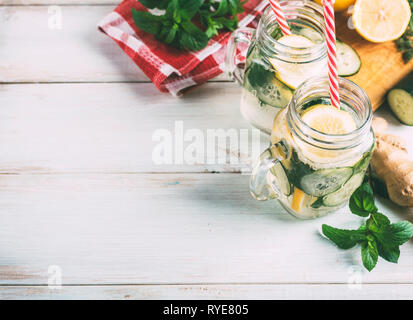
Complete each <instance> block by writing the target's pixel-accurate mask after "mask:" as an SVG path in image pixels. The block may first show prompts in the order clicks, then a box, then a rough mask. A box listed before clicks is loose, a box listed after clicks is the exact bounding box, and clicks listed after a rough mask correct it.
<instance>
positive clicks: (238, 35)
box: [225, 27, 255, 86]
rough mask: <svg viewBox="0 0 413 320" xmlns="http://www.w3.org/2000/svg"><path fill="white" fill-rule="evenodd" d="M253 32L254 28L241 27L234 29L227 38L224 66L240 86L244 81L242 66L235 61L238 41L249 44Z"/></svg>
mask: <svg viewBox="0 0 413 320" xmlns="http://www.w3.org/2000/svg"><path fill="white" fill-rule="evenodd" d="M254 34H255V29H253V28H248V27H241V28H238V29H237V30H235V31H234V32H233V33H232V34H231V36H230V38H229V40H228V45H227V52H226V57H225V66H226V69H227V73H228V74H229V76H230V77H231V78H234V79H235V80H236V81H237V82H238V83H239V84H240V85H241V86H242V85H243V83H244V68H241V67H240V66H238V65H237V63H236V58H237V49H238V45H239V44H240V43H244V44H247V45H250V44H251V41H252V37H253V36H254Z"/></svg>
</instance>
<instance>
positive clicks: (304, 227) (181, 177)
mask: <svg viewBox="0 0 413 320" xmlns="http://www.w3.org/2000/svg"><path fill="white" fill-rule="evenodd" d="M248 179H249V177H248V176H242V175H239V174H136V175H133V174H126V175H118V174H106V175H102V174H97V175H91V174H86V175H81V174H79V175H74V174H62V175H56V174H54V175H48V174H35V175H28V174H24V175H1V176H0V221H2V223H1V225H0V284H1V285H13V284H25V285H28V284H47V283H48V277H49V275H48V268H49V266H51V265H57V266H59V267H60V268H61V270H62V282H63V284H66V285H72V284H265V283H267V284H290V283H291V284H296V283H304V284H312V283H336V284H342V283H344V284H346V283H348V281H350V280H351V279H353V278H354V277H355V276H357V277H358V276H360V277H361V281H362V282H363V283H380V284H386V283H389V284H392V283H393V284H395V283H410V284H413V273H412V272H411V270H412V268H413V245H412V243H408V244H407V245H405V246H403V247H402V255H401V259H400V262H399V264H398V265H394V264H390V263H386V262H384V261H380V262H379V265H378V266H377V268H376V269H375V270H374V271H373V272H371V273H368V272H366V271H364V270H363V269H362V268H361V267H360V251H359V250H360V249H354V250H350V251H343V250H338V249H337V248H336V247H335V246H334V245H332V244H331V243H330V242H329V241H327V240H326V239H323V238H322V237H321V235H320V234H319V231H318V230H319V228H320V226H321V224H322V223H328V224H332V225H335V226H340V227H356V226H357V225H358V223H359V219H358V218H357V217H355V216H354V215H350V214H349V213H347V211H342V212H341V213H337V214H335V215H332V216H329V217H326V218H323V219H319V220H314V221H299V220H297V219H295V218H293V217H290V216H289V215H287V214H286V213H285V212H284V210H283V209H282V208H281V207H280V205H279V204H278V203H277V202H276V201H272V202H258V201H255V200H253V199H252V198H251V196H250V195H249V192H248ZM379 205H380V209H381V210H383V211H384V212H386V213H389V216H390V218H391V219H392V220H393V221H398V220H401V219H410V218H411V216H412V212H411V211H409V210H401V209H398V208H396V207H394V206H392V205H390V204H388V203H380V204H379Z"/></svg>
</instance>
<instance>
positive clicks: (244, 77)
mask: <svg viewBox="0 0 413 320" xmlns="http://www.w3.org/2000/svg"><path fill="white" fill-rule="evenodd" d="M280 6H281V7H282V9H283V11H284V13H285V15H286V18H287V20H288V23H289V26H290V29H291V32H292V33H293V36H292V37H291V36H290V37H283V34H282V32H281V29H280V27H279V25H278V23H277V20H276V18H275V15H274V12H273V11H272V9H271V7H267V9H266V10H265V11H264V13H263V15H262V17H261V20H260V22H259V25H258V28H257V30H256V31H255V30H254V29H251V28H240V29H238V30H237V31H235V32H234V33H233V34H232V36H231V38H230V40H229V42H228V49H227V61H226V64H227V69H228V71H229V73H230V75H231V76H233V77H234V78H235V79H236V80H237V82H238V83H239V84H240V85H241V86H242V88H243V92H242V97H241V113H242V115H243V116H244V118H245V119H246V120H247V121H249V122H250V123H251V124H252V125H253V126H255V127H257V128H258V129H260V130H262V131H264V132H266V133H268V134H270V133H271V129H272V122H273V120H274V117H275V116H276V115H277V113H278V112H279V111H280V110H281V109H282V108H284V107H285V106H286V105H287V104H288V103H289V101H290V99H291V97H292V95H293V93H294V91H295V89H296V88H297V87H298V86H299V85H300V84H301V83H302V82H303V81H305V80H306V79H308V78H310V77H313V76H321V75H327V51H326V50H327V49H326V42H325V35H324V18H323V10H322V7H320V6H319V5H318V4H316V3H314V2H313V1H293V0H290V1H280ZM287 38H288V39H287ZM242 46H244V47H245V46H249V49H248V53H247V57H246V62H245V63H244V65H241V66H240V65H239V64H238V65H237V52H239V50H242V49H243V48H242ZM244 66H245V68H244Z"/></svg>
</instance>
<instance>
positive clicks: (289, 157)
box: [250, 77, 375, 219]
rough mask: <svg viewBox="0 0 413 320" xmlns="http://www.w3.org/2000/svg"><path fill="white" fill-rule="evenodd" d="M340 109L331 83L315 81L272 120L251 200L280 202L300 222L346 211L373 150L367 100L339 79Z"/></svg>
mask: <svg viewBox="0 0 413 320" xmlns="http://www.w3.org/2000/svg"><path fill="white" fill-rule="evenodd" d="M339 86H340V100H341V101H340V103H341V105H340V109H337V108H335V107H333V106H332V105H331V104H330V98H329V85H328V78H327V77H321V78H320V77H318V78H312V79H310V80H308V81H306V82H305V83H303V84H302V85H301V86H300V87H299V88H298V89H297V90H296V92H295V93H294V96H293V97H292V99H291V102H290V103H289V105H288V107H287V108H285V109H283V110H282V111H281V112H280V113H279V114H278V115H277V116H276V118H275V119H274V124H273V130H272V134H271V146H270V147H269V148H268V149H267V150H266V151H265V152H264V153H263V154H262V155H261V157H260V159H259V163H258V164H257V166H256V167H255V168H254V170H253V174H252V177H251V183H250V191H251V194H252V195H253V196H254V197H255V198H256V199H257V200H268V199H278V200H279V201H280V203H281V204H282V205H283V207H284V208H285V209H286V210H287V211H288V212H289V213H291V214H293V215H294V216H296V217H299V218H303V219H309V218H316V217H320V216H324V215H326V214H329V213H331V212H334V211H336V210H337V209H339V208H341V207H342V206H344V205H346V204H347V203H348V201H349V199H350V196H351V195H352V193H353V192H354V191H355V190H356V189H357V188H358V187H359V186H360V185H361V184H362V182H363V180H364V176H365V173H366V171H367V168H368V165H369V162H370V159H371V156H372V152H373V149H374V145H375V137H374V134H373V131H372V129H371V119H372V109H371V105H370V101H369V98H368V97H367V95H366V94H365V92H364V91H363V90H362V89H361V88H359V87H358V86H357V85H356V84H355V83H353V82H351V81H349V80H346V79H343V78H340V79H339Z"/></svg>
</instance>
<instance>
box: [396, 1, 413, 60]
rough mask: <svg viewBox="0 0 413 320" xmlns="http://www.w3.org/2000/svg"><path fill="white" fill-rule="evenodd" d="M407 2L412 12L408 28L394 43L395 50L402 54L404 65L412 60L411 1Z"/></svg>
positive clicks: (412, 27) (412, 24)
mask: <svg viewBox="0 0 413 320" xmlns="http://www.w3.org/2000/svg"><path fill="white" fill-rule="evenodd" d="M408 1H409V4H410V8H411V10H412V16H411V18H410V22H409V26H408V28H407V30H406V32H405V33H404V35H403V36H401V37H400V38H399V39H397V40H396V41H395V42H396V46H397V49H398V50H399V51H401V52H402V53H403V59H404V61H405V62H406V63H407V62H409V61H410V60H411V59H412V58H413V44H412V36H413V0H408Z"/></svg>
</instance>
